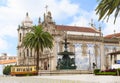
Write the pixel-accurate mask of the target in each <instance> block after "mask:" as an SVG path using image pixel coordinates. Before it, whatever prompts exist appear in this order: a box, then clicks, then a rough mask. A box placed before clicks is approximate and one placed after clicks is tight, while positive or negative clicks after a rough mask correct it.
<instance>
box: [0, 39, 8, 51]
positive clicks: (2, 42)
mask: <svg viewBox="0 0 120 83" xmlns="http://www.w3.org/2000/svg"><path fill="white" fill-rule="evenodd" d="M7 47H8V43H7V42H6V41H5V40H4V39H3V38H1V37H0V50H6V49H7Z"/></svg>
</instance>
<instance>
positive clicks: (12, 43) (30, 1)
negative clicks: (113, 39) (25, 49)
mask: <svg viewBox="0 0 120 83" xmlns="http://www.w3.org/2000/svg"><path fill="white" fill-rule="evenodd" d="M46 5H48V9H47V10H48V11H51V13H52V17H53V20H54V21H55V22H56V24H60V25H75V26H85V27H88V26H90V23H91V19H93V23H94V26H95V27H96V28H97V29H98V27H99V26H101V27H102V32H103V35H108V34H113V33H114V30H115V31H116V33H118V32H120V25H119V23H118V22H119V20H120V17H118V18H117V21H116V24H114V23H113V19H114V16H113V15H112V16H111V17H110V19H109V21H108V22H106V21H99V22H98V15H96V14H95V8H96V6H97V5H98V2H97V0H0V54H1V53H7V54H8V56H16V55H17V44H18V33H17V29H18V25H21V22H22V21H23V20H24V18H25V15H26V12H28V13H29V16H30V18H31V19H32V20H33V23H34V25H37V23H38V18H39V17H41V19H43V14H44V13H45V12H46V9H45V6H46Z"/></svg>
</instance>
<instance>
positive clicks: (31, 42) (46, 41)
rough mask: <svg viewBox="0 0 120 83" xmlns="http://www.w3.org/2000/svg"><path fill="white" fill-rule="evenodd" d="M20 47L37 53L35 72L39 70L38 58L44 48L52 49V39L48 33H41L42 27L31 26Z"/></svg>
mask: <svg viewBox="0 0 120 83" xmlns="http://www.w3.org/2000/svg"><path fill="white" fill-rule="evenodd" d="M22 45H23V46H24V47H25V48H31V49H35V52H36V53H37V64H36V69H37V72H38V70H39V56H41V53H42V52H43V50H44V48H48V49H52V47H53V37H52V35H51V34H50V33H48V32H45V31H43V29H42V26H41V25H40V26H33V28H32V29H31V31H30V32H28V33H27V34H26V36H25V37H24V38H23V41H22Z"/></svg>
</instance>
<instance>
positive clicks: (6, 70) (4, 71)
mask: <svg viewBox="0 0 120 83" xmlns="http://www.w3.org/2000/svg"><path fill="white" fill-rule="evenodd" d="M11 67H12V66H11V65H8V66H6V67H5V68H4V69H3V74H5V75H10V72H11Z"/></svg>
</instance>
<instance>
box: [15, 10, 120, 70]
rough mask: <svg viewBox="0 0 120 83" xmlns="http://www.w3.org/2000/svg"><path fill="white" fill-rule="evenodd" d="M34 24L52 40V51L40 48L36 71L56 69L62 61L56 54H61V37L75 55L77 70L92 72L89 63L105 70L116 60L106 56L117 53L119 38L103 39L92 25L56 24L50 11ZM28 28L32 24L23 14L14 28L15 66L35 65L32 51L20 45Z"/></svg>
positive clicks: (106, 37) (34, 56)
mask: <svg viewBox="0 0 120 83" xmlns="http://www.w3.org/2000/svg"><path fill="white" fill-rule="evenodd" d="M38 25H42V26H43V30H44V31H47V32H49V33H50V34H51V35H52V36H53V37H54V41H53V43H54V46H53V49H52V50H50V49H44V51H43V53H42V56H41V57H40V59H39V63H40V70H56V66H57V62H58V59H60V58H62V55H58V53H59V52H63V51H64V45H63V44H62V43H63V42H64V38H65V35H67V40H68V42H70V44H69V45H68V51H70V52H74V53H75V55H74V57H75V64H76V66H77V70H92V69H93V63H95V64H96V68H101V69H105V68H107V67H110V66H111V64H114V61H115V60H117V58H113V59H110V58H111V57H110V56H107V53H109V52H113V51H117V50H119V47H120V46H119V43H120V42H119V37H115V38H113V37H114V36H115V35H114V34H112V35H108V36H105V37H103V35H102V32H101V29H100V28H99V30H97V29H96V28H95V27H94V26H93V24H91V26H90V27H80V26H68V25H57V24H56V23H55V22H54V21H53V19H52V14H51V12H47V13H45V14H44V19H43V21H42V22H41V19H40V18H39V20H38ZM32 27H33V21H32V20H31V19H30V17H29V15H28V13H26V17H25V19H24V20H23V21H22V24H21V25H19V27H18V46H17V51H18V54H17V55H18V62H17V64H18V65H36V52H35V51H34V49H33V50H31V49H29V48H27V49H25V48H24V47H23V46H22V45H21V44H22V39H23V37H24V36H25V35H26V33H28V32H30V30H31V28H32ZM111 60H112V61H113V62H112V63H111Z"/></svg>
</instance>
